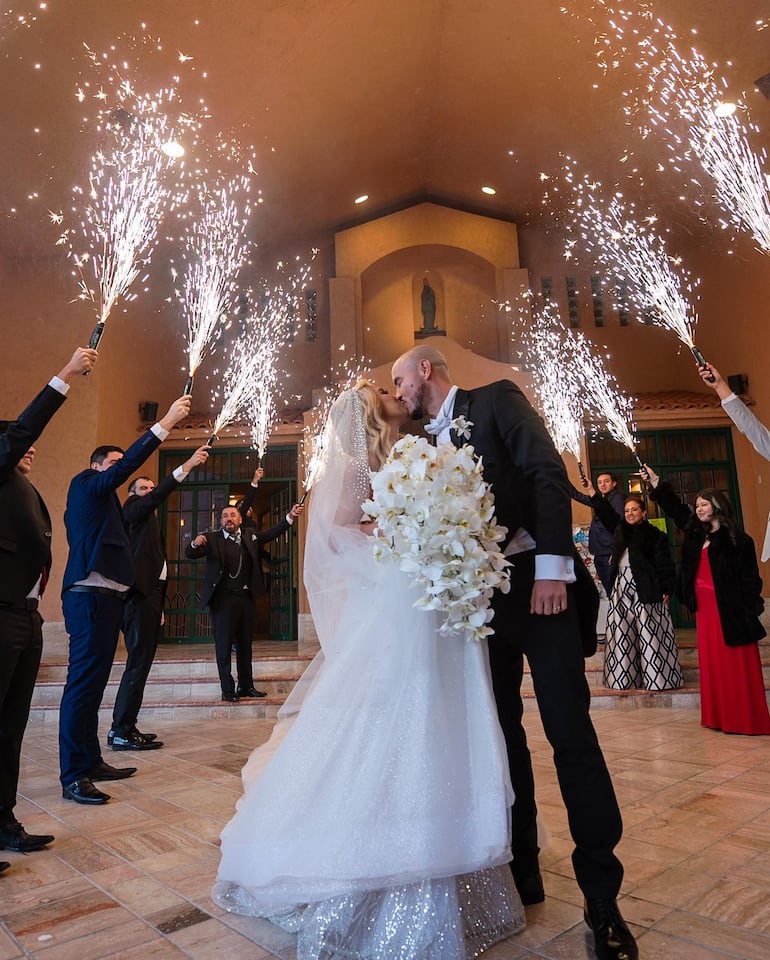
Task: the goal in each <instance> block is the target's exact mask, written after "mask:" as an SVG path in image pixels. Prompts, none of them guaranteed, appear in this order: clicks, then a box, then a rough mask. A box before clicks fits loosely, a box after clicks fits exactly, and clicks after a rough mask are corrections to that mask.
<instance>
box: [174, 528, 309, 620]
mask: <svg viewBox="0 0 770 960" xmlns="http://www.w3.org/2000/svg"><path fill="white" fill-rule="evenodd" d="M290 527H291V524H290V523H289V521H288V520H286V519H284V520H282V521H281V522H280V523H277V524H276V525H275V526H274V527H270V529H269V530H260V531H257V530H250V529H248V528H246V529H244V528H243V527H241V542H242V543H243V544H244V546H245V547H246V549H247V550H248V552H249V556H250V557H251V584H250V587H249V589H250V590H251V592H252V594H253V595H254V596H255V597H258V596H260V594H263V593H264V592H265V579H264V577H263V576H262V565H261V563H260V559H259V545H260V543H267V541H268V540H275V539H276V538H277V537H280V535H281V534H282V533H284V532H285V531H286V530H289V529H290ZM206 537H207V542H206V543H205V544H204V545H203V546H201V547H194V546H193V544H192V541H190V543H188V544H187V547H186V548H185V556H187V557H189V559H190V560H198V559H200V558H201V557H206V575H205V577H204V580H203V589H202V590H201V603H203V604H210V603H211V598H212V597H213V596H214V593H215V592H216V589H217V587H218V586H219V584H220V583H221V581H222V578H223V577H224V575H225V536H224V534H223V533H222V531H221V530H217V531H216V533H213V532H209V533H207V534H206Z"/></svg>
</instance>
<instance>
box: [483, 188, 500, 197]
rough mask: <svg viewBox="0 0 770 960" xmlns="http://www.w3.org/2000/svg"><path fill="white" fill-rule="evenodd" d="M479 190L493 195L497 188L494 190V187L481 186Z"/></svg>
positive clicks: (489, 195)
mask: <svg viewBox="0 0 770 960" xmlns="http://www.w3.org/2000/svg"><path fill="white" fill-rule="evenodd" d="M481 192H482V193H486V195H487V196H488V197H494V195H495V194H496V193H497V190H495V188H494V187H482V188H481Z"/></svg>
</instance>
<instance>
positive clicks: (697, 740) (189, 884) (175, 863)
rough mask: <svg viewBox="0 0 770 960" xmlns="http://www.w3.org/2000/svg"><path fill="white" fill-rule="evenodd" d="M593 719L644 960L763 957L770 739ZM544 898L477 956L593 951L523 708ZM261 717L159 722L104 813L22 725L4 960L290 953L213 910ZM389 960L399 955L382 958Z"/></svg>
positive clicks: (680, 713)
mask: <svg viewBox="0 0 770 960" xmlns="http://www.w3.org/2000/svg"><path fill="white" fill-rule="evenodd" d="M595 722H596V725H597V728H598V730H599V735H600V738H601V740H602V744H603V746H604V749H605V754H606V756H607V759H608V762H609V764H610V767H611V769H612V772H613V775H614V780H615V785H616V788H617V791H618V794H619V798H620V801H621V806H622V809H623V813H624V818H625V836H624V838H623V841H622V846H621V848H620V853H621V856H622V859H623V861H624V863H625V866H626V880H625V883H624V886H623V902H622V908H623V911H624V913H625V915H626V917H627V919H628V920H629V921H630V922H631V923H632V925H633V928H634V930H635V931H636V933H637V935H638V937H639V944H640V950H641V956H642V957H643V958H644V960H657V958H662V957H666V958H676V960H712V958H714V960H716V958H724V957H740V958H746V960H766V958H767V957H770V738H768V737H764V738H749V737H738V736H725V735H723V734H720V733H715V732H711V731H707V730H703V729H702V728H701V727H700V726H699V718H698V714H697V713H696V712H693V711H691V710H665V709H660V708H653V709H635V710H622V709H616V710H612V711H598V712H597V713H596V715H595ZM527 724H528V729H529V731H530V739H531V745H532V747H533V753H534V755H535V761H536V776H537V780H538V796H539V800H540V807H541V811H542V819H543V822H544V824H545V825H546V828H547V830H548V832H549V834H550V838H549V841H548V845H547V847H546V849H545V851H544V853H543V866H544V868H545V881H546V891H547V899H546V902H545V903H544V904H542V905H539V906H537V907H534V908H530V909H529V910H528V911H527V919H528V927H527V929H526V930H525V931H524V932H523V933H521V934H520V935H519V936H517V937H515V938H513V939H512V940H510V941H507V942H506V943H504V944H500V945H498V946H497V947H495V948H494V949H493V950H491V951H489V952H488V953H487V954H485V957H488V958H489V960H516V958H523V957H541V958H554V960H556V958H560V960H581V958H586V957H591V956H592V952H591V951H590V950H589V948H588V946H587V943H588V940H587V935H586V931H585V927H584V925H583V923H582V920H581V907H580V896H579V893H578V889H577V887H576V885H575V883H574V880H573V878H572V868H571V863H570V857H569V854H570V841H569V838H568V834H567V830H566V819H565V814H564V810H563V808H562V806H561V802H560V798H559V794H558V789H557V786H556V782H555V777H554V772H553V766H552V763H551V760H550V752H549V749H548V746H547V743H546V741H545V739H544V737H543V734H542V730H541V728H540V725H539V722H538V719H537V715H536V712H535V709H534V708H530V710H529V713H528V718H527ZM271 725H272V721H269V720H254V719H248V718H247V719H238V718H233V719H226V720H215V721H211V720H209V721H194V722H187V723H184V722H181V721H162V722H161V723H158V724H156V725H155V726H156V729H157V731H158V732H159V733H160V734H161V736H162V738H163V739H164V740H165V743H166V746H165V747H164V748H163V749H162V750H160V751H154V752H149V753H140V754H128V753H126V754H118V753H109V755H107V754H105V757H106V759H107V760H108V761H110V762H114V763H115V764H116V765H121V764H128V763H131V764H132V765H135V766H138V767H139V772H138V773H137V774H136V775H135V776H134V777H133V778H131V779H130V780H126V781H122V782H119V783H117V784H105V785H104V787H105V789H107V790H108V792H110V793H112V795H113V797H114V801H113V802H111V803H109V804H107V805H106V806H104V807H98V808H89V807H84V806H78V805H76V804H73V803H71V802H68V801H65V800H62V799H61V796H60V791H59V788H58V782H57V778H56V770H57V746H56V740H55V734H54V733H53V732H52V725H48V724H45V725H37V726H31V727H30V728H29V731H28V736H27V739H26V742H25V759H24V767H23V773H22V784H21V792H22V794H23V798H22V799H20V802H19V805H18V808H17V814H18V816H19V819H20V820H21V821H22V822H23V824H24V826H25V827H26V828H27V830H29V831H30V832H41V833H42V832H50V833H54V834H55V835H56V842H55V843H54V844H53V845H52V846H51V848H50V849H49V850H47V851H43V852H39V853H35V854H30V855H29V856H22V855H20V854H14V853H8V852H5V853H2V854H0V859H6V860H10V861H11V862H12V866H11V869H10V870H9V871H7V872H6V873H5V874H4V875H3V876H2V877H0V917H1V918H2V925H1V926H0V960H13V958H16V957H36V958H37V957H39V958H40V960H98V958H106V957H110V958H114V960H118V958H121V960H170V958H182V957H190V958H194V960H213V958H220V957H227V958H228V960H241V958H243V960H246V958H248V960H262V958H270V957H279V958H282V960H286V958H293V956H294V953H293V946H292V941H291V938H290V937H289V936H288V935H286V934H284V933H282V932H281V931H279V930H277V929H276V928H275V927H273V926H271V925H270V924H268V923H266V922H264V921H258V920H252V919H245V918H239V917H234V916H229V915H226V914H223V913H222V912H221V911H220V910H219V909H218V908H217V907H215V906H214V905H213V904H212V902H211V900H210V899H209V891H210V888H211V884H212V881H213V879H214V875H215V873H216V869H217V863H218V847H217V844H218V834H219V831H220V830H221V828H222V826H223V825H224V823H225V822H226V821H227V819H228V818H229V816H230V814H231V813H232V810H233V805H234V803H235V801H236V799H237V797H238V795H239V791H240V781H239V771H240V768H241V765H242V764H243V762H244V760H245V759H246V756H247V755H248V753H249V751H250V749H251V748H253V747H254V746H256V745H258V744H259V743H260V742H262V741H263V740H264V739H266V738H267V736H268V735H269V732H270V729H271ZM394 960H396V958H394Z"/></svg>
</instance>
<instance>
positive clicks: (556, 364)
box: [524, 304, 585, 464]
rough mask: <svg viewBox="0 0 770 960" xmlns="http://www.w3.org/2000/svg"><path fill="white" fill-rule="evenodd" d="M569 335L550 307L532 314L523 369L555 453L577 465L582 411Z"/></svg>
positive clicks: (578, 381) (583, 412) (583, 410)
mask: <svg viewBox="0 0 770 960" xmlns="http://www.w3.org/2000/svg"><path fill="white" fill-rule="evenodd" d="M569 334H570V331H568V330H567V329H565V327H564V326H563V325H562V324H561V322H560V321H559V318H558V315H557V313H556V311H555V308H554V307H553V305H552V304H546V306H545V307H544V308H543V309H542V310H535V311H534V323H533V324H532V326H531V327H530V328H529V331H528V337H527V338H526V340H525V341H524V342H525V343H526V353H527V368H528V369H529V370H530V372H531V374H532V380H533V384H534V388H535V394H536V395H537V399H538V407H539V410H540V412H541V413H542V415H543V419H544V420H545V424H546V426H547V427H548V432H549V433H550V434H551V439H552V440H553V442H554V445H555V447H556V449H557V450H558V451H559V453H564V451H565V450H566V451H568V452H569V453H571V454H572V456H573V457H574V458H575V459H576V460H577V461H578V464H580V440H581V437H582V436H583V416H584V414H585V409H584V405H583V398H582V396H581V393H580V368H579V367H576V366H575V362H574V358H573V351H572V348H571V340H570V337H569Z"/></svg>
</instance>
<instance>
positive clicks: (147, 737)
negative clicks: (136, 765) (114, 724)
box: [107, 727, 158, 747]
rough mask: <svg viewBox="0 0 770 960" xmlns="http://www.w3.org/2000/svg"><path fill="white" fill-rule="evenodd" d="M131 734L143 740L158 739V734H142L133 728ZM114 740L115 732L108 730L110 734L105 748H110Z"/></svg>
mask: <svg viewBox="0 0 770 960" xmlns="http://www.w3.org/2000/svg"><path fill="white" fill-rule="evenodd" d="M131 733H134V734H136V736H137V737H141V738H142V739H143V740H157V739H158V734H157V733H142V732H141V731H140V730H137V729H136V727H134V729H133V730H132V731H131ZM114 739H115V731H114V730H110V732H109V733H108V734H107V746H108V747H111V746H112V741H113V740H114Z"/></svg>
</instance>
